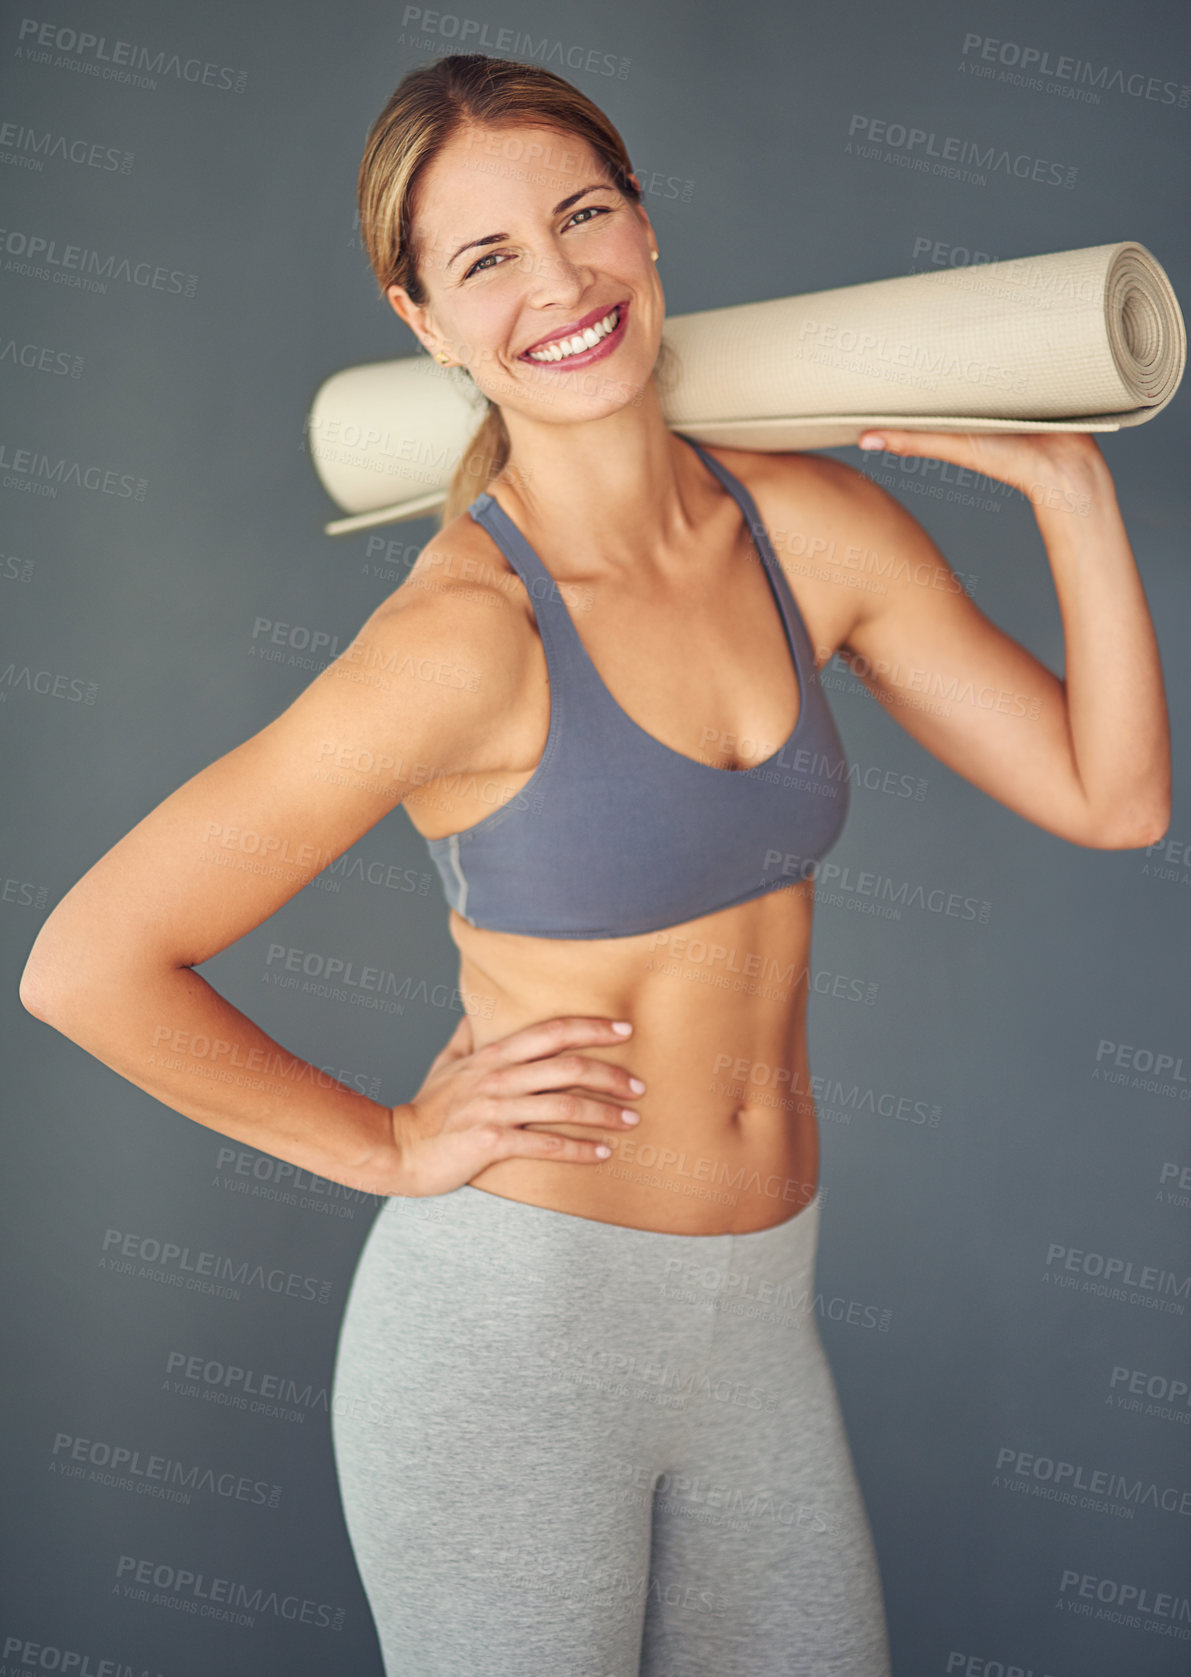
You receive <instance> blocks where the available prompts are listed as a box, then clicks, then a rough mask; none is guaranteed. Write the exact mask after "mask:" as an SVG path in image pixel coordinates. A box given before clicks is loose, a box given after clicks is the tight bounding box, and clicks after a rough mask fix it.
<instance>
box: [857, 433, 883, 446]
mask: <svg viewBox="0 0 1191 1677" xmlns="http://www.w3.org/2000/svg"><path fill="white" fill-rule="evenodd" d="M860 446H861V448H884V447H885V439H884V437H883V436H882V435H881V433H880V432H879V431H866V432H865V433H864V435H863V437H861V439H860Z"/></svg>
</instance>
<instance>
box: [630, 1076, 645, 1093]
mask: <svg viewBox="0 0 1191 1677" xmlns="http://www.w3.org/2000/svg"><path fill="white" fill-rule="evenodd" d="M629 1088H630V1089H631V1090H632V1091H633V1093H634V1094H635V1095H643V1094H644V1093H645V1085H644V1083H642V1081H641V1079H640V1078H639V1077H630V1078H629Z"/></svg>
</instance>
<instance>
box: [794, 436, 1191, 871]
mask: <svg viewBox="0 0 1191 1677" xmlns="http://www.w3.org/2000/svg"><path fill="white" fill-rule="evenodd" d="M878 434H879V435H880V436H881V437H883V438H884V439H885V443H884V446H885V448H886V449H887V450H888V452H890V453H892V454H897V455H907V456H908V455H923V456H927V457H929V458H931V459H938V460H948V461H951V462H952V463H953V464H955V465H957V466H960V467H963V468H966V469H968V470H970V471H973V472H977V473H982V474H984V475H985V476H987V477H990V478H997V479H999V480H1000V481H1001V482H1003V483H1008V484H1010V485H1012V487H1013V488H1015V489H1017V490H1019V491H1020V492H1021V493H1022V494H1023V495H1025V496H1027V498H1028V499H1029V500H1030V502H1031V504H1032V506H1033V509H1034V514H1035V517H1036V519H1037V522H1038V528H1039V530H1040V531H1041V534H1042V540H1043V542H1044V544H1045V546H1046V552H1047V557H1048V558H1049V560H1050V566H1051V571H1052V574H1053V576H1054V582H1055V590H1056V593H1057V596H1058V604H1059V610H1060V612H1061V614H1062V621H1063V632H1064V638H1065V642H1066V673H1065V677H1063V678H1060V677H1058V676H1056V675H1055V674H1054V673H1053V671H1051V670H1049V669H1048V668H1047V667H1046V666H1045V665H1044V664H1043V663H1041V662H1040V661H1039V660H1038V659H1037V658H1035V657H1034V656H1033V654H1032V653H1030V652H1028V651H1027V650H1026V648H1025V647H1023V646H1021V645H1020V644H1019V643H1018V642H1017V641H1015V640H1013V639H1012V638H1011V637H1010V636H1009V635H1006V634H1005V633H1004V632H1003V631H1002V630H1001V629H999V628H998V627H997V626H996V624H994V623H992V622H990V621H989V619H988V618H986V617H985V616H984V614H983V613H982V612H981V611H980V610H979V608H978V607H977V606H976V605H975V604H974V603H973V602H972V600H971V599H970V598H969V597H968V596H967V594H966V593H964V591H963V589H962V586H961V584H960V582H959V579H958V578H957V577H956V576H955V573H954V572H953V571H952V570H951V567H950V566H949V565H948V563H947V561H946V559H945V558H944V557H943V555H942V553H941V552H940V551H939V549H938V547H937V546H936V545H935V543H934V542H933V541H932V540H931V538H930V536H929V535H928V534H927V532H926V531H925V530H924V529H923V528H922V526H921V525H920V524H919V523H918V522H917V520H916V519H915V518H913V517H912V516H911V515H910V513H908V512H907V511H906V510H905V508H903V507H902V506H901V504H900V502H898V501H897V500H896V499H895V498H894V497H893V496H892V495H889V494H888V493H887V492H886V491H885V490H884V489H882V488H881V487H880V486H879V485H878V484H876V483H874V482H873V481H872V480H871V479H869V478H867V477H865V476H864V475H863V474H862V473H859V472H856V471H854V470H853V468H851V467H848V466H844V465H842V464H841V463H840V462H838V461H834V460H831V461H830V462H829V463H828V461H827V460H826V459H825V458H824V457H820V461H821V463H822V465H823V466H824V467H825V468H826V472H825V482H824V488H825V490H826V492H827V501H828V502H831V501H832V500H834V501H835V502H836V505H835V507H834V509H833V512H832V514H831V523H832V524H833V525H837V524H838V526H839V527H840V528H841V530H843V528H844V526H845V525H846V528H847V533H848V535H849V536H850V537H851V538H852V539H856V538H859V540H860V541H862V542H864V543H866V544H868V546H869V547H870V548H871V549H873V550H875V552H876V559H875V560H874V572H873V574H874V575H875V576H876V577H879V578H880V579H881V582H882V583H883V585H884V591H883V592H881V591H878V589H877V587H875V586H874V587H870V588H868V589H860V588H858V589H856V590H855V592H854V598H855V601H856V607H855V610H856V617H855V620H854V622H853V623H852V625H851V628H850V629H849V631H848V633H847V635H846V636H845V638H844V642H843V644H842V645H841V646H840V648H839V652H840V655H841V656H842V657H843V658H844V659H845V660H847V661H848V663H849V664H850V665H851V667H852V668H853V670H854V671H855V673H856V674H857V675H858V676H859V677H860V679H861V680H863V681H864V682H865V684H866V685H867V686H868V687H869V688H870V690H871V691H872V692H873V693H874V694H875V696H876V697H877V698H878V699H879V700H880V701H881V703H882V704H883V705H884V706H885V707H886V709H888V710H889V712H890V714H891V715H892V716H893V717H894V718H895V719H896V720H897V721H898V722H899V723H900V724H901V726H902V727H903V728H905V729H906V731H907V732H908V733H910V734H912V735H913V736H914V738H915V739H917V740H919V741H920V742H921V743H922V744H923V745H924V746H926V748H927V750H929V751H930V752H932V753H933V754H934V755H935V756H936V757H938V758H939V759H940V761H942V762H944V763H946V764H947V765H948V767H950V768H953V769H954V770H955V771H956V772H957V773H959V774H961V775H963V776H964V777H965V778H966V779H968V780H970V781H972V782H973V784H974V785H976V786H979V787H980V788H981V789H982V790H983V791H985V792H987V793H988V794H989V796H990V797H993V798H996V799H997V800H998V801H999V802H1000V803H1003V804H1005V805H1006V806H1007V807H1008V808H1009V809H1012V810H1014V811H1015V812H1016V813H1017V814H1019V815H1022V816H1024V817H1025V818H1026V819H1027V820H1029V821H1032V822H1034V823H1035V824H1036V825H1037V826H1039V827H1043V828H1045V829H1046V830H1047V831H1048V832H1052V833H1056V834H1058V836H1059V837H1060V838H1066V839H1069V840H1071V842H1072V843H1075V844H1082V845H1088V846H1091V847H1094V848H1097V849H1114V850H1115V849H1132V848H1135V847H1137V846H1141V845H1147V844H1153V843H1155V842H1156V841H1157V840H1158V839H1159V838H1161V836H1162V835H1163V833H1164V832H1165V831H1166V829H1167V826H1168V825H1169V822H1170V728H1169V721H1168V717H1167V710H1166V695H1165V691H1164V689H1163V684H1162V666H1161V661H1160V659H1159V654H1158V643H1157V638H1156V636H1155V634H1154V626H1153V623H1152V621H1151V619H1150V613H1149V608H1148V606H1147V604H1146V598H1145V591H1144V589H1143V587H1142V582H1141V578H1140V576H1139V575H1138V571H1137V563H1136V560H1135V559H1134V556H1133V552H1132V549H1131V548H1130V546H1129V538H1128V535H1127V534H1126V531H1125V526H1124V523H1123V522H1122V519H1121V513H1120V508H1119V507H1118V505H1117V497H1116V489H1115V486H1114V484H1113V481H1112V476H1111V474H1110V472H1109V470H1108V466H1107V464H1106V463H1105V460H1104V457H1103V455H1102V454H1101V452H1100V449H1099V447H1098V445H1097V443H1096V441H1095V439H1094V437H1093V436H1092V434H1091V433H1090V432H1086V431H1063V432H1044V433H1037V432H1028V433H994V434H988V433H972V432H944V431H909V430H888V429H885V428H882V430H881V431H880V433H878ZM845 500H846V508H845V506H844V504H843V503H844V501H845ZM824 510H826V508H825V509H824ZM903 560H904V561H905V563H902V562H901V561H903Z"/></svg>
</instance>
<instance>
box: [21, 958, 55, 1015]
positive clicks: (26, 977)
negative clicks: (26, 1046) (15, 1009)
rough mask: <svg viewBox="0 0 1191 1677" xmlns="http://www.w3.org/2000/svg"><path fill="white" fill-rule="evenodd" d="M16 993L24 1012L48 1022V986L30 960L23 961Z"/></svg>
mask: <svg viewBox="0 0 1191 1677" xmlns="http://www.w3.org/2000/svg"><path fill="white" fill-rule="evenodd" d="M17 994H18V996H19V997H20V999H21V1006H22V1007H23V1008H24V1009H25V1012H26V1013H31V1014H32V1015H33V1017H34V1018H35V1019H40V1020H41V1021H42V1022H43V1024H48V1023H49V1016H50V1006H51V1001H50V990H49V986H48V985H47V983H46V981H45V978H44V976H43V975H42V974H41V973H40V972H39V971H38V969H37V968H36V967H35V966H34V964H33V962H32V961H27V962H26V963H25V970H24V972H23V973H22V974H21V981H20V984H19V986H18V988H17Z"/></svg>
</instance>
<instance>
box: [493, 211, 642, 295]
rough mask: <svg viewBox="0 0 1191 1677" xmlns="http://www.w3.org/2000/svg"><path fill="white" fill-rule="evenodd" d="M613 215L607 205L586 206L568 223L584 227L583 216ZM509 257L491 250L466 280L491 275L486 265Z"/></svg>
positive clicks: (576, 212) (506, 254)
mask: <svg viewBox="0 0 1191 1677" xmlns="http://www.w3.org/2000/svg"><path fill="white" fill-rule="evenodd" d="M611 213H612V211H611V208H610V207H609V206H608V205H606V204H584V205H583V207H582V208H581V209H578V210H576V211H575V212H574V214H573V215H570V216H568V217H567V221H568V222H574V223H577V225H578V226H580V227H582V226H583V225H584V223H583V222H581V221H579V220H578V218H579V216H581V215H583V216H585V215H588V214H590V215H597V216H599V215H611ZM508 255H509V252H508V251H501V250H490V251H489V252H488V254H487V256H481V257H480V258H479V260H478V261H476V262H473V263H472V265H471V267H470V268H469V269H468V270H467V272H466V273H465V274H464V276H463V277H464V279H465V280H469V279H470V278H471V276H472V275H473V274H483V273H490V272H491V269H489V268H486V267H485V266H484V264H485V263H487V262H495V261H496V259H497V257H498V256H508Z"/></svg>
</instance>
